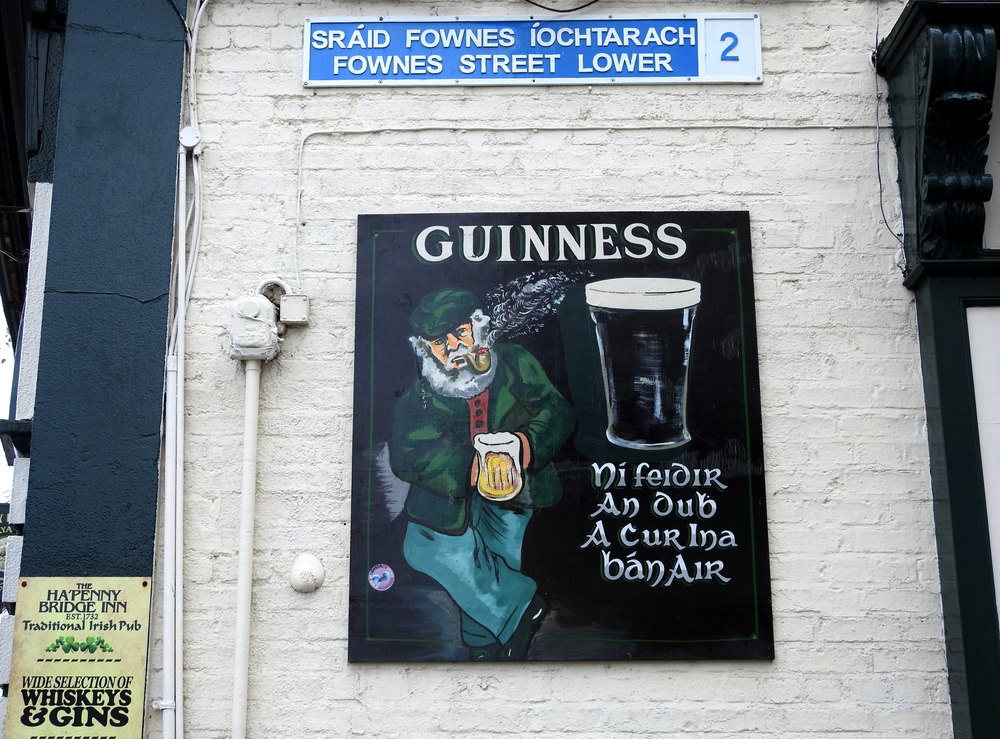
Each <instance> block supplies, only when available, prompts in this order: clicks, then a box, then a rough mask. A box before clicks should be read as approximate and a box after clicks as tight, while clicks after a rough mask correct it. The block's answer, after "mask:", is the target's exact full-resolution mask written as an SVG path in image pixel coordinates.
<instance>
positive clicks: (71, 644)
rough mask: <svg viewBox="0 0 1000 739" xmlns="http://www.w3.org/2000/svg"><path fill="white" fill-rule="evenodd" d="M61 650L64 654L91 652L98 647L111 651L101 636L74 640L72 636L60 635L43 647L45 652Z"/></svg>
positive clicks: (103, 650)
mask: <svg viewBox="0 0 1000 739" xmlns="http://www.w3.org/2000/svg"><path fill="white" fill-rule="evenodd" d="M60 649H61V650H63V652H65V653H66V654H69V653H70V652H84V653H87V652H89V653H90V654H93V653H94V652H96V651H97V650H98V649H100V650H101V651H102V652H113V651H115V650H114V649H112V648H111V645H110V644H108V643H107V642H106V641H104V637H103V636H98V637H96V638H95V637H93V636H88V637H87V641H76V639H74V638H73V637H72V636H60V637H58V638H57V639H56V640H55V641H54V642H53V643H52V644H49V646H47V647H46V648H45V651H46V652H58V651H59V650H60Z"/></svg>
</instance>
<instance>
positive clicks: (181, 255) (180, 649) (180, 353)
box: [164, 145, 200, 739]
mask: <svg viewBox="0 0 1000 739" xmlns="http://www.w3.org/2000/svg"><path fill="white" fill-rule="evenodd" d="M181 151H182V157H181V166H182V170H181V171H182V173H183V177H182V178H181V180H182V181H183V182H184V183H185V184H184V185H183V186H182V187H181V190H180V192H179V195H180V196H181V198H182V199H181V200H180V202H181V203H185V202H186V200H187V184H186V183H187V160H188V156H189V154H190V150H189V149H188V148H187V147H185V146H183V145H182V146H181ZM182 210H183V209H182ZM199 215H200V214H199ZM196 217H197V216H196ZM184 220H185V222H184V224H183V229H182V231H181V233H180V236H179V239H178V244H177V245H178V249H177V311H176V321H177V334H176V337H175V341H174V356H175V358H176V364H177V390H176V392H175V398H174V408H175V410H174V413H175V415H176V417H177V421H176V426H175V433H176V437H175V438H176V440H175V446H176V450H175V452H174V465H175V466H176V472H175V474H174V480H175V491H176V494H175V495H174V521H175V526H174V603H173V606H174V634H173V641H174V643H173V650H174V660H173V662H174V665H173V667H174V681H173V683H174V684H173V700H174V727H173V729H174V733H173V734H167V733H166V732H164V739H181V737H183V736H184V699H183V696H184V329H185V324H186V323H187V295H188V285H187V282H188V275H187V272H188V270H187V264H186V259H187V241H186V237H187V218H186V217H185V219H184ZM165 646H166V645H164V647H165ZM165 671H166V669H164V672H165Z"/></svg>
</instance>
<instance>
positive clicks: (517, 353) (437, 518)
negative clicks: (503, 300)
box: [389, 344, 575, 535]
mask: <svg viewBox="0 0 1000 739" xmlns="http://www.w3.org/2000/svg"><path fill="white" fill-rule="evenodd" d="M490 352H491V355H492V358H493V362H494V363H495V364H496V368H497V369H496V375H495V376H494V378H493V382H491V383H490V387H489V390H490V395H489V410H488V413H487V426H488V428H489V431H490V432H491V433H496V432H499V431H508V432H515V431H520V432H522V433H524V434H525V435H526V436H527V437H528V441H529V443H530V444H531V463H530V464H529V465H528V468H527V469H526V470H525V492H522V493H521V494H520V495H519V496H518V497H517V498H515V499H514V500H513V501H511V502H512V503H514V504H518V503H520V504H521V505H525V504H528V505H531V506H533V507H538V508H547V507H549V506H552V505H555V504H556V503H557V502H558V501H559V499H560V498H561V497H562V486H561V485H560V483H559V477H558V475H557V474H556V470H555V468H554V467H553V466H552V464H551V462H550V460H551V459H552V456H553V455H554V454H555V453H556V452H557V451H559V449H560V447H562V445H563V443H564V442H565V441H566V437H568V436H569V434H570V432H571V431H572V430H573V425H574V422H575V420H574V413H573V408H572V406H570V404H569V403H568V402H567V401H566V399H565V398H564V397H563V396H562V395H560V394H559V391H558V390H556V389H555V388H554V387H553V386H552V383H551V382H549V378H548V377H547V376H546V375H545V370H543V369H542V366H541V365H540V364H539V363H538V360H537V359H535V358H534V357H533V356H531V354H529V353H528V352H527V351H526V350H524V349H523V348H522V347H520V346H518V345H516V344H500V345H497V346H494V347H492V348H491V350H490ZM474 456H475V451H474V449H473V447H472V441H471V440H470V438H469V404H468V402H467V401H466V400H465V399H463V398H446V397H444V396H443V395H438V394H437V393H435V392H434V391H433V390H431V389H430V388H429V387H428V386H427V385H426V383H425V382H424V381H423V379H422V378H420V377H418V378H417V379H416V380H415V381H414V382H413V385H411V386H410V388H409V389H408V390H407V391H406V392H405V393H404V394H403V396H402V397H401V398H400V399H399V400H398V401H397V402H396V409H395V417H394V418H393V433H392V443H391V444H390V446H389V459H390V463H391V465H392V471H393V473H395V475H396V476H397V477H398V478H400V479H401V480H404V481H406V482H408V483H410V492H409V495H408V496H407V498H406V511H407V513H408V514H409V515H410V518H411V519H412V520H413V521H416V522H417V523H420V524H423V525H424V526H427V527H429V528H432V529H434V530H435V531H439V532H441V533H444V534H455V535H458V534H461V533H462V532H464V531H465V529H466V527H467V526H468V525H469V496H471V495H473V494H474V489H473V487H472V486H471V485H470V484H469V477H470V475H471V474H472V461H473V458H474Z"/></svg>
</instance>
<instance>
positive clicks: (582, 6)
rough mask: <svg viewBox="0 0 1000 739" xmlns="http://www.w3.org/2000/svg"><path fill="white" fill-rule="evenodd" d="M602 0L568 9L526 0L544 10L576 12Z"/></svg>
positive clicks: (593, 0) (591, 1) (592, 0)
mask: <svg viewBox="0 0 1000 739" xmlns="http://www.w3.org/2000/svg"><path fill="white" fill-rule="evenodd" d="M600 1H601V0H590V2H589V3H584V4H583V5H578V6H576V7H575V8H570V9H568V10H560V9H559V8H550V7H548V6H547V5H542V4H541V3H537V2H535V0H524V2H526V3H528V5H534V6H535V7H536V8H541V9H542V10H548V11H550V12H552V13H575V12H576V11H578V10H583V9H584V8H589V7H590V6H591V5H594V4H596V3H599V2H600Z"/></svg>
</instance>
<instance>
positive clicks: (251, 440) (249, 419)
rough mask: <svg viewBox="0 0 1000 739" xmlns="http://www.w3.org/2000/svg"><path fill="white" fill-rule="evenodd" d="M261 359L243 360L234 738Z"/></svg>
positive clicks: (242, 682) (245, 634) (245, 645)
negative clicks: (243, 391) (244, 373)
mask: <svg viewBox="0 0 1000 739" xmlns="http://www.w3.org/2000/svg"><path fill="white" fill-rule="evenodd" d="M260 362H261V360H259V359H247V360H244V364H245V365H246V371H247V387H246V401H245V405H246V408H245V411H244V413H245V415H244V422H243V489H242V492H241V494H240V556H239V564H238V567H239V570H238V572H239V576H238V579H237V584H236V660H235V665H234V671H233V737H232V739H245V737H246V733H247V682H248V679H249V675H250V595H251V588H252V587H253V526H254V512H255V504H256V500H255V498H256V494H257V415H258V408H259V404H260Z"/></svg>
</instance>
